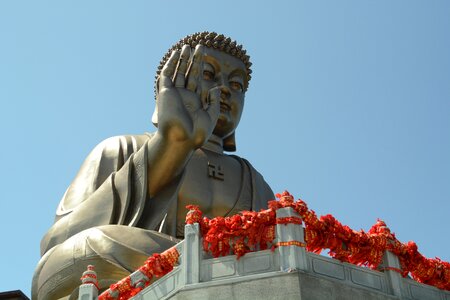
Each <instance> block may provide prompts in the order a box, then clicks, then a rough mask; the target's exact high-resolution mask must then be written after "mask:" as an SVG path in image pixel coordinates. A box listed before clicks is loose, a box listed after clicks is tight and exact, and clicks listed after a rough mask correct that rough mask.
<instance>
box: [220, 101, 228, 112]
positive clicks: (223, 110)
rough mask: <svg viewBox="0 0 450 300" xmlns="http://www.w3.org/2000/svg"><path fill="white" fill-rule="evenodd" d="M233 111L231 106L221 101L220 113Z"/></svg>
mask: <svg viewBox="0 0 450 300" xmlns="http://www.w3.org/2000/svg"><path fill="white" fill-rule="evenodd" d="M230 110H231V106H230V105H229V104H228V103H226V102H225V101H220V111H221V112H227V111H230Z"/></svg>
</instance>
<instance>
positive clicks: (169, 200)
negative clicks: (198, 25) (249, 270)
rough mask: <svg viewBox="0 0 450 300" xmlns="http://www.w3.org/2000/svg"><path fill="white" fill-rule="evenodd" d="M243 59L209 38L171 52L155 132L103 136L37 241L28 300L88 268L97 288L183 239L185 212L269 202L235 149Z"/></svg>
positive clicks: (61, 293)
mask: <svg viewBox="0 0 450 300" xmlns="http://www.w3.org/2000/svg"><path fill="white" fill-rule="evenodd" d="M250 66H251V63H250V62H249V56H248V55H246V52H245V50H243V49H242V46H241V45H237V44H236V42H234V41H232V40H231V39H230V38H226V37H224V36H223V35H218V34H216V33H208V32H203V33H197V34H193V35H190V36H187V37H185V38H184V39H182V40H180V41H179V42H178V43H177V44H175V45H174V46H172V48H171V49H170V50H169V51H168V53H167V54H166V55H165V56H164V57H163V59H162V61H161V64H160V66H159V68H158V71H157V76H156V84H155V92H156V110H155V112H154V114H153V118H152V121H153V123H154V124H155V125H156V126H157V131H156V132H155V133H152V134H150V133H145V134H142V135H127V136H117V137H113V138H109V139H107V140H105V141H103V142H102V143H100V144H99V145H98V146H97V147H96V148H95V149H94V150H93V151H92V152H91V153H90V154H89V156H88V157H87V158H86V160H85V161H84V163H83V165H82V166H81V169H80V171H79V172H78V174H77V176H76V177H75V179H74V180H73V182H72V184H71V185H70V186H69V188H68V189H67V191H66V193H65V194H64V196H63V198H62V200H61V202H60V204H59V206H58V208H57V212H56V219H55V223H54V224H53V226H52V227H51V228H50V229H49V231H48V232H47V233H46V235H45V236H44V237H43V239H42V242H41V254H42V258H41V260H40V262H39V264H38V266H37V268H36V271H35V274H34V277H33V286H32V297H33V299H68V298H69V297H70V296H71V294H72V297H73V295H74V293H75V292H74V290H76V288H77V287H78V286H79V284H80V280H79V278H80V274H82V273H83V271H84V270H86V266H87V265H89V264H92V265H95V269H96V271H97V274H98V278H99V285H100V288H101V289H105V288H108V287H109V285H110V284H111V283H114V282H116V281H117V280H120V279H121V278H123V277H125V276H127V275H129V274H130V273H131V272H133V271H134V270H136V269H137V268H138V267H139V266H140V265H141V264H142V263H143V262H144V261H145V259H146V258H147V257H148V256H149V255H151V254H152V253H159V252H162V251H164V250H165V249H167V248H169V247H171V246H172V245H174V244H175V243H177V242H178V241H179V239H182V238H183V235H184V232H183V230H184V219H185V215H186V209H185V206H186V205H188V204H196V205H199V206H200V207H201V209H202V211H203V212H204V213H205V215H207V216H209V217H214V216H227V215H233V214H236V213H238V212H239V211H241V210H259V209H261V208H264V207H265V206H266V204H267V201H268V200H270V199H273V198H274V195H273V192H272V190H271V189H270V187H269V186H268V185H267V183H266V182H265V181H264V179H263V177H262V176H261V175H260V174H259V173H258V172H257V171H256V170H255V169H254V168H253V167H252V165H251V164H250V163H249V162H248V161H247V160H245V159H243V158H240V157H238V156H234V155H227V154H224V151H228V152H232V151H235V149H236V145H235V130H236V127H237V126H238V124H239V120H240V119H241V114H242V110H243V107H244V96H245V92H246V90H247V87H248V82H249V80H250V78H251V77H250V73H251V70H250Z"/></svg>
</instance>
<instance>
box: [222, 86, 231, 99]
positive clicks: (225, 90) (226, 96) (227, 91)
mask: <svg viewBox="0 0 450 300" xmlns="http://www.w3.org/2000/svg"><path fill="white" fill-rule="evenodd" d="M230 94H231V93H230V89H229V88H228V87H227V86H225V85H222V86H221V87H220V98H221V99H222V100H228V99H230Z"/></svg>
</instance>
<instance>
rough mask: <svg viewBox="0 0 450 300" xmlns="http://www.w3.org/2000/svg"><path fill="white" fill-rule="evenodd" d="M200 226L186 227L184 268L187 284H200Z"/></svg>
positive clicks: (189, 225) (191, 225)
mask: <svg viewBox="0 0 450 300" xmlns="http://www.w3.org/2000/svg"><path fill="white" fill-rule="evenodd" d="M200 255H201V248H200V226H199V224H198V223H194V224H187V225H186V226H185V227H184V245H183V258H182V264H183V266H182V268H183V272H184V279H185V284H192V283H198V282H200V258H201V256H200Z"/></svg>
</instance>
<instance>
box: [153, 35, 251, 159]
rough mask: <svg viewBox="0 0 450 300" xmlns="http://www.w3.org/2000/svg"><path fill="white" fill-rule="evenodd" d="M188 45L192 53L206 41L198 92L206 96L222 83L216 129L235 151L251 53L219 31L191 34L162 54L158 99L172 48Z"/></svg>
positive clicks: (225, 148) (155, 122) (225, 147)
mask: <svg viewBox="0 0 450 300" xmlns="http://www.w3.org/2000/svg"><path fill="white" fill-rule="evenodd" d="M184 45H189V46H190V47H191V50H192V51H191V53H193V52H194V51H193V50H194V48H195V47H196V46H197V45H203V46H204V50H203V59H202V63H201V72H200V76H199V81H200V82H199V84H198V85H197V89H198V91H197V93H198V94H199V95H201V97H206V95H207V94H208V91H209V90H210V89H212V88H214V87H218V86H219V87H221V91H222V95H221V98H222V99H223V101H221V109H220V114H219V118H218V120H217V124H216V127H215V129H214V131H213V133H214V134H215V135H216V136H218V137H220V138H222V140H223V149H224V150H226V151H235V150H236V142H235V129H236V127H237V126H238V124H239V121H240V118H241V114H242V111H243V108H244V98H245V92H246V91H247V88H248V84H249V81H250V79H251V73H252V71H251V69H250V66H251V62H250V57H249V56H248V55H247V54H246V51H245V50H244V49H243V48H242V45H239V44H237V43H236V42H235V41H233V40H231V39H230V38H228V37H225V36H224V35H222V34H217V33H215V32H199V33H194V34H192V35H188V36H186V37H185V38H183V39H181V40H180V41H179V42H178V43H176V44H175V45H173V46H172V47H171V48H170V49H169V50H168V51H167V53H166V54H165V55H164V57H163V58H162V60H161V62H160V64H159V67H158V70H157V71H156V81H155V97H156V99H157V94H158V91H157V88H156V87H157V84H156V82H157V81H158V79H159V75H160V73H161V70H162V68H163V67H164V65H165V63H166V62H167V60H168V59H169V57H170V55H171V53H172V51H174V50H181V48H182V47H183V46H184ZM152 122H153V123H154V124H155V125H157V112H156V111H155V113H154V114H153V118H152Z"/></svg>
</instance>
